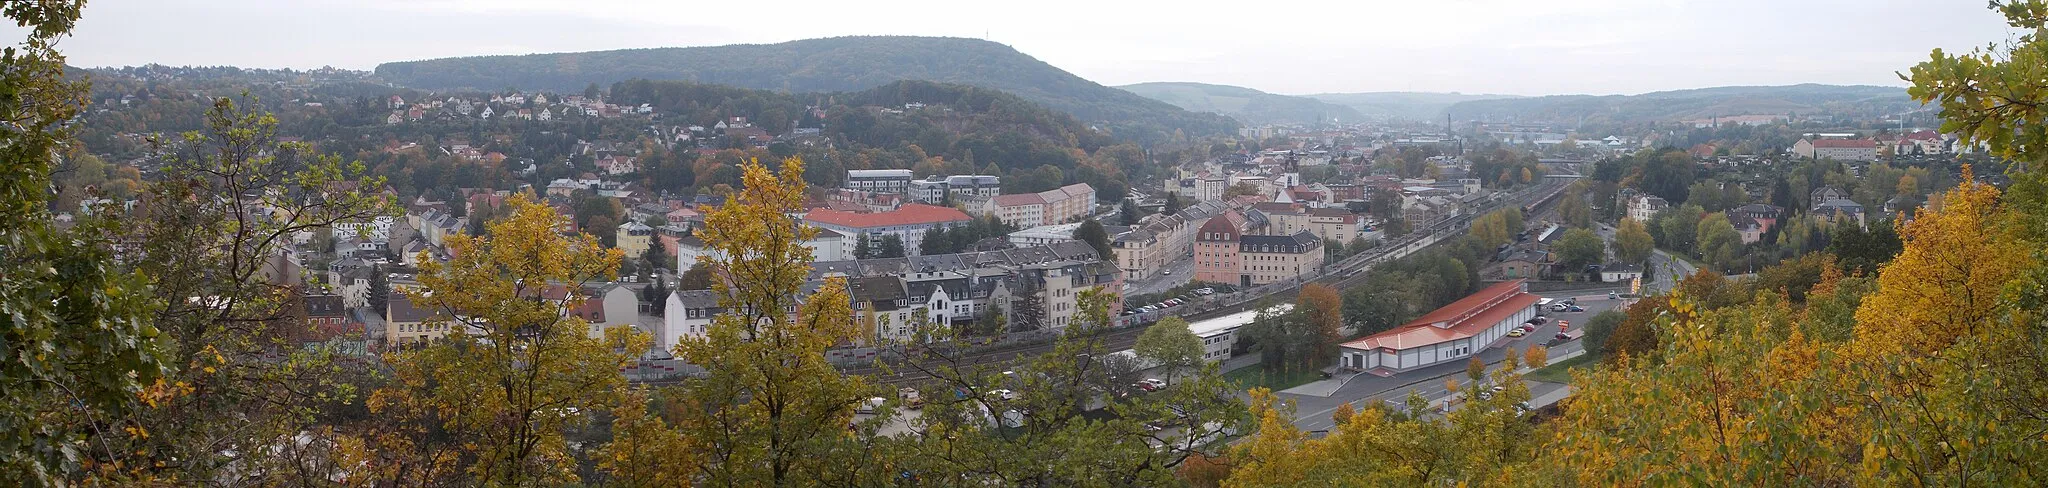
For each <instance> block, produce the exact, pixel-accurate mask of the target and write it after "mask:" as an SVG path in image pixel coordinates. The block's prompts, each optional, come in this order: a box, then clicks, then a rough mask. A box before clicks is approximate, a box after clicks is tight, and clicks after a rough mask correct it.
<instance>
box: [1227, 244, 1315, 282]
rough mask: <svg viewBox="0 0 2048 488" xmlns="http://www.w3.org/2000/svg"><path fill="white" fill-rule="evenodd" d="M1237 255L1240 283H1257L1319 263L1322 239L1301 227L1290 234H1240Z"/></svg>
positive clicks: (1293, 275)
mask: <svg viewBox="0 0 2048 488" xmlns="http://www.w3.org/2000/svg"><path fill="white" fill-rule="evenodd" d="M1238 259H1240V260H1242V262H1243V264H1242V266H1243V273H1244V274H1243V276H1242V277H1241V278H1240V280H1239V283H1240V284H1241V285H1242V286H1258V285H1264V284H1268V283H1277V282H1281V281H1285V280H1290V279H1294V278H1296V277H1299V276H1301V275H1303V274H1306V273H1308V272H1310V271H1316V270H1319V269H1322V267H1323V240H1322V239H1320V238H1317V237H1316V236H1315V234H1311V233H1308V232H1307V231H1302V232H1299V233H1296V234H1294V235H1291V236H1242V237H1239V238H1238Z"/></svg>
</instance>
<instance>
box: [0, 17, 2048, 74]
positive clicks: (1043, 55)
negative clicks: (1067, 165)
mask: <svg viewBox="0 0 2048 488" xmlns="http://www.w3.org/2000/svg"><path fill="white" fill-rule="evenodd" d="M1984 5H1985V1H1984V0H1917V1H1900V0H1855V1H1835V0H1718V1H1716V0H1708V1H1693V0H1583V1H1578V0H1550V1H1526V0H1407V1H1387V0H1349V1H1325V2H1301V1H1289V0H1268V1H1257V2H1214V3H1210V2H1206V1H1199V0H1193V1H1191V0H1182V1H1129V0H1127V1H1100V0H1097V1H1089V2H1071V1H1065V0H1041V1H1031V2H1016V3H1011V2H962V1H889V2H881V1H876V2H859V1H855V2H848V1H829V0H828V1H811V0H778V1H771V2H698V1H634V0H575V1H542V0H92V1H90V2H88V3H87V6H86V9H85V15H84V18H83V19H82V20H80V21H79V24H78V28H77V29H76V30H75V31H73V34H74V36H73V37H71V38H68V39H65V40H64V41H63V42H62V43H61V44H60V48H61V49H62V50H63V51H64V52H65V53H66V54H67V55H68V56H69V57H70V62H71V64H72V65H75V66H88V67H101V66H129V65H141V64H148V63H158V64H166V65H174V66H176V65H233V66H241V67H250V68H285V67H289V68H298V69H308V68H318V67H321V66H334V67H338V68H349V69H363V70H368V69H373V68H375V67H376V66H377V64H378V63H383V62H389V61H405V60H416V59H430V58H439V57H453V56H475V55H492V54H527V53H540V52H571V51H593V50H607V49H625V48H648V47H673V46H711V45H723V44H740V43H773V42H782V41H790V40H796V39H806V38H815V37H831V36H845V35H920V36H951V37H974V38H986V39H989V40H992V41H996V42H1001V43H1004V44H1007V45H1009V46H1011V47H1014V48H1016V49H1017V50H1018V51H1021V52H1023V53H1025V54H1028V55H1031V56H1034V57H1037V58H1038V59H1040V60H1043V61H1045V62H1047V63H1051V64H1052V65H1054V66H1058V67H1060V68H1062V69H1065V70H1067V71H1070V72H1073V73H1074V74H1077V75H1080V76H1081V77H1083V78H1087V79H1090V80H1093V81H1095V82H1098V83H1102V84H1105V85H1112V86H1114V85H1123V84H1130V83H1139V82H1148V81H1195V82H1204V83H1216V84H1226V85H1238V86H1245V87H1250V88H1256V89H1260V90H1264V91H1268V92H1273V93H1281V94H1311V93H1339V92H1370V91H1427V92H1462V93H1501V94H1514V95H1552V94H1599V95H1604V94H1635V93H1642V92H1649V91H1659V90H1672V89H1684V88H1700V87H1709V86H1725V85H1785V84H1796V83H1828V84H1869V85H1892V86H1904V84H1905V83H1904V82H1901V81H1900V80H1899V79H1898V76H1897V75H1896V74H1895V73H1897V72H1900V71H1904V70H1905V69H1907V68H1909V67H1911V66H1912V65H1913V64H1915V63H1918V62H1921V61H1924V60H1926V59H1927V57H1928V52H1929V51H1930V50H1932V49H1933V48H1937V47H1939V48H1943V49H1947V50H1950V51H1967V50H1969V49H1972V48H1976V47H1981V46H1984V45H1986V44H1988V43H1991V42H1996V41H2002V40H2005V39H2009V38H2011V37H2012V36H2014V35H2015V32H2014V31H2013V30H2012V29H2010V28H2008V27H2007V26H2006V25H2005V24H2004V23H2003V19H2002V18H2000V17H1999V16H1998V15H1997V14H1996V13H1995V12H1992V11H1990V10H1987V9H1985V8H1984ZM0 30H4V29H0ZM19 32H20V31H19V30H18V29H17V30H14V31H8V32H6V33H8V34H10V35H11V36H12V38H19Z"/></svg>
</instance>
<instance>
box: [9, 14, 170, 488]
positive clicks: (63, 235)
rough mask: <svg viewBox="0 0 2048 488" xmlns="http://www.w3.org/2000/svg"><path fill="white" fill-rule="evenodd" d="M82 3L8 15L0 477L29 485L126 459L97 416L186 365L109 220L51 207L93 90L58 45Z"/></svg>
mask: <svg viewBox="0 0 2048 488" xmlns="http://www.w3.org/2000/svg"><path fill="white" fill-rule="evenodd" d="M83 4H84V2H81V1H68V2H40V3H22V4H10V5H9V6H8V8H7V9H5V11H4V13H5V14H6V16H7V17H8V18H9V19H12V20H14V21H15V22H16V23H17V24H19V25H20V26H21V27H26V28H28V29H27V35H26V38H25V39H23V40H21V41H20V44H16V45H14V46H13V47H10V48H8V50H7V51H6V53H5V55H4V57H0V63H4V65H5V66H6V67H7V69H6V70H5V71H4V72H0V93H5V94H7V96H5V97H0V112H5V113H6V114H7V116H8V119H9V121H10V122H9V123H8V124H6V125H4V126H0V156H4V158H5V161H7V163H6V164H0V239H4V241H0V248H4V249H6V250H5V251H0V253H4V254H5V255H6V258H5V259H0V276H5V277H6V279H0V336H4V337H7V338H8V339H7V340H5V341H0V353H4V354H6V357H8V358H10V359H9V360H8V361H6V362H5V363H4V364H0V378H6V380H5V381H0V396H4V397H5V398H7V401H6V402H5V405H0V426H4V427H0V473H6V474H7V476H6V477H8V478H10V479H13V480H15V481H14V482H15V483H19V484H23V485H44V486H61V485H64V484H66V480H67V479H76V478H78V477H80V476H79V475H81V474H83V473H84V472H86V470H87V469H88V467H87V466H83V465H81V464H80V463H79V462H78V459H79V458H80V457H84V458H87V459H111V458H115V457H116V456H117V455H116V454H115V453H113V452H111V451H110V449H108V448H106V447H95V446H94V445H92V444H91V443H89V442H87V440H86V439H87V438H88V436H93V435H96V434H95V432H97V431H98V430H99V428H100V427H102V425H100V424H99V423H98V422H95V421H92V419H94V418H106V417H127V416H128V415H129V414H130V413H131V412H132V411H135V410H137V409H142V408H149V407H153V406H154V405H156V402H158V401H160V400H162V399H165V398H168V397H169V396H170V395H172V394H175V393H180V392H181V390H182V389H180V388H176V387H175V386H174V385H172V384H168V383H165V382H163V380H162V378H163V377H164V375H165V374H166V373H168V372H170V371H172V370H173V368H176V367H177V366H176V363H175V362H174V361H175V360H174V359H172V358H171V357H170V356H169V355H168V354H167V351H166V348H167V347H168V344H167V343H168V342H169V337H167V336H166V335H165V334H163V331H161V330H157V329H155V328H154V327H153V326H152V325H150V324H149V316H150V315H151V314H153V313H154V312H155V311H156V310H155V307H156V305H154V304H152V303H150V302H149V301H148V299H147V297H148V291H147V289H146V288H145V287H146V286H147V284H146V283H145V282H144V280H143V277H141V276H136V275H133V274H129V273H122V272H120V271H119V270H118V269H117V268H115V267H114V266H113V264H112V263H113V259H112V258H113V256H112V253H111V252H109V249H111V247H110V246H109V245H108V243H109V241H108V240H106V239H105V238H103V237H96V234H99V235H104V234H103V233H104V232H106V230H105V229H103V228H101V227H100V226H101V225H102V224H101V223H100V222H99V221H97V220H93V221H90V222H87V223H85V225H80V226H76V227H72V228H71V229H68V230H63V229H58V228H57V227H56V226H55V225H53V224H54V222H53V221H52V219H51V216H52V214H51V213H50V212H49V211H47V208H48V205H49V198H50V185H51V181H50V176H51V170H52V169H53V168H54V167H55V157H56V154H58V153H57V149H58V148H59V147H60V145H62V144H65V143H66V142H67V141H69V140H70V138H71V132H70V129H69V128H68V127H67V121H69V120H72V118H73V117H74V116H75V115H77V114H78V113H79V111H80V109H81V107H82V106H83V102H84V97H85V95H86V86H85V85H84V84H83V83H81V82H72V81H66V79H65V78H64V74H63V72H64V57H63V55H62V54H61V53H59V52H58V51H57V50H56V46H55V43H56V41H57V40H58V39H60V38H61V37H63V36H65V35H67V34H68V33H69V32H70V30H71V27H72V26H73V25H74V23H75V22H77V20H78V18H79V12H80V9H81V8H82V7H83ZM16 32H21V31H16ZM138 400H140V401H138ZM105 427H113V426H112V425H105ZM144 468H145V467H143V466H135V467H118V466H117V467H114V469H115V470H125V469H144ZM91 469H102V468H98V467H94V468H91Z"/></svg>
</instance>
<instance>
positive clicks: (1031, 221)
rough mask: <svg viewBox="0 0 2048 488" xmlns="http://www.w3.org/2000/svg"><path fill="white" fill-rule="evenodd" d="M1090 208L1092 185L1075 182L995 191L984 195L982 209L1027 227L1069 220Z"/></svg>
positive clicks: (1093, 201)
mask: <svg viewBox="0 0 2048 488" xmlns="http://www.w3.org/2000/svg"><path fill="white" fill-rule="evenodd" d="M1094 210H1095V188H1093V187H1090V186H1088V184H1087V183H1075V184H1072V185H1067V186H1063V187H1060V188H1057V189H1052V190H1046V191H1042V192H1038V193H1025V194H1014V195H996V196H994V197H991V198H989V199H988V203H987V205H986V206H985V207H983V209H982V213H984V214H987V215H994V216H996V218H998V219H1001V220H1002V221H1003V222H1004V223H1007V224H1010V225H1013V226H1017V227H1022V228H1030V227H1037V226H1041V225H1046V224H1062V223H1067V222H1073V221H1076V220H1080V219H1082V218H1086V217H1087V216H1088V215H1089V214H1091V213H1093V211H1094Z"/></svg>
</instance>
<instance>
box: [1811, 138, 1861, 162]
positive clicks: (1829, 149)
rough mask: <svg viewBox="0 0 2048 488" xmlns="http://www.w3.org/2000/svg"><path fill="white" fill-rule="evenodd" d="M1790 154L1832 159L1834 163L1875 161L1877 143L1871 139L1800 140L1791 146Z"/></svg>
mask: <svg viewBox="0 0 2048 488" xmlns="http://www.w3.org/2000/svg"><path fill="white" fill-rule="evenodd" d="M1792 153H1793V154H1797V155H1799V156H1803V157H1806V158H1810V159H1833V160H1836V161H1875V160H1877V141H1875V140H1871V139H1819V140H1809V139H1800V140H1799V142H1798V143H1795V144H1793V145H1792Z"/></svg>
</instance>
